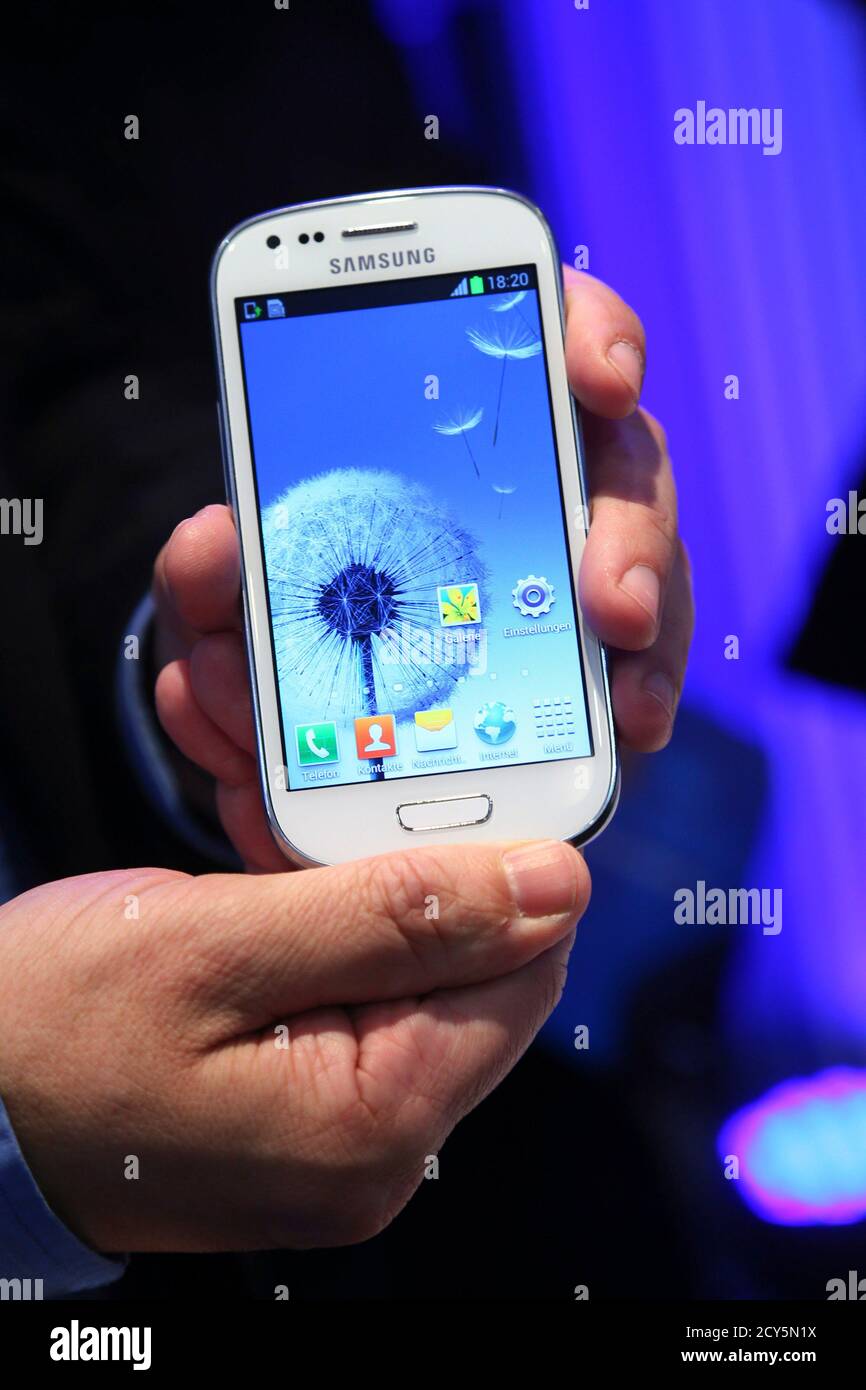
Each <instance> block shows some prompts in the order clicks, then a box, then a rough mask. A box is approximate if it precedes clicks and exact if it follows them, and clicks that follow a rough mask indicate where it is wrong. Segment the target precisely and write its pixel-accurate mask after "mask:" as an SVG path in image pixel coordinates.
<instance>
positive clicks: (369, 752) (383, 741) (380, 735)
mask: <svg viewBox="0 0 866 1390" xmlns="http://www.w3.org/2000/svg"><path fill="white" fill-rule="evenodd" d="M355 747H356V749H357V752H358V757H359V758H370V759H372V760H373V761H374V762H378V761H379V759H380V758H393V757H395V756H396V754H397V735H396V732H395V729H394V716H393V714H368V715H365V716H364V718H363V719H356V720H355Z"/></svg>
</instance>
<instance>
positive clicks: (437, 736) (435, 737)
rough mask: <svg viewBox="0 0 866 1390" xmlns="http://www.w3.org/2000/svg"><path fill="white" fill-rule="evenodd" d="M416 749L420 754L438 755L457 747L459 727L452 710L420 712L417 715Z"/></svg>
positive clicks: (426, 710)
mask: <svg viewBox="0 0 866 1390" xmlns="http://www.w3.org/2000/svg"><path fill="white" fill-rule="evenodd" d="M415 747H416V748H417V749H418V752H419V753H438V752H440V751H441V750H442V749H443V748H456V747H457V725H456V724H455V723H454V711H453V710H450V709H425V710H418V711H417V712H416V714H415Z"/></svg>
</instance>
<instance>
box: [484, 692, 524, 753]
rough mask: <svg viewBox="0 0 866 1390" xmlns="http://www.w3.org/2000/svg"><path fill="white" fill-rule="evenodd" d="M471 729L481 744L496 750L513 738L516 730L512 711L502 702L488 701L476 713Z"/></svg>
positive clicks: (515, 721)
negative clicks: (486, 744)
mask: <svg viewBox="0 0 866 1390" xmlns="http://www.w3.org/2000/svg"><path fill="white" fill-rule="evenodd" d="M473 728H474V729H475V732H476V734H477V735H478V737H479V738H480V739H481V742H482V743H489V744H490V745H491V747H494V748H498V747H499V745H500V744H502V743H507V742H508V740H509V739H510V738H513V737H514V731H515V729H516V728H517V720H516V719H515V718H514V710H513V709H512V708H511V706H510V705H506V703H505V701H504V700H488V701H487V703H486V704H484V705H482V706H481V708H480V710H477V711H476V714H475V719H474V720H473Z"/></svg>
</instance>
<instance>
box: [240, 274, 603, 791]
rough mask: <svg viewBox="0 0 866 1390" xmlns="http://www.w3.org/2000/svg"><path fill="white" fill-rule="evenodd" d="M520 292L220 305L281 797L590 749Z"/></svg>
mask: <svg viewBox="0 0 866 1390" xmlns="http://www.w3.org/2000/svg"><path fill="white" fill-rule="evenodd" d="M536 286H537V276H536V270H535V267H534V266H533V265H523V266H507V267H498V268H493V269H486V270H467V272H466V273H465V274H464V275H461V274H457V275H454V274H451V275H431V276H423V277H413V278H409V279H402V280H400V279H397V280H390V281H377V282H375V283H372V284H369V285H354V286H350V287H345V288H344V287H342V286H340V287H334V288H330V287H329V288H327V289H317V290H304V291H296V292H292V293H287V294H281V295H276V296H271V297H267V298H251V299H238V300H237V301H236V308H237V322H238V332H239V334H240V343H241V356H242V361H243V372H244V384H245V391H246V401H247V415H248V424H249V429H250V438H251V448H252V456H253V468H254V473H255V482H256V489H257V497H258V508H259V519H260V531H261V544H262V550H263V558H264V571H265V576H266V582H267V594H268V602H269V607H270V629H271V640H272V644H273V653H274V660H275V664H276V671H277V682H278V690H279V703H280V717H281V723H282V736H283V750H284V761H285V765H286V769H287V773H288V781H287V785H288V787H289V789H290V790H296V789H298V788H309V787H316V786H325V785H331V784H334V783H337V784H340V783H355V782H367V781H381V780H389V779H400V778H409V777H424V776H427V775H430V774H434V773H435V774H441V773H443V772H450V771H454V772H460V771H468V770H474V769H481V768H485V767H489V766H499V765H509V764H512V765H518V764H526V763H538V762H549V761H552V760H558V759H563V758H581V757H589V756H591V754H592V741H591V735H590V728H589V720H588V717H587V703H586V693H585V683H584V673H583V666H582V657H581V650H580V641H579V635H578V629H577V624H576V620H575V608H576V604H575V595H574V592H573V587H572V582H571V571H570V566H569V560H568V549H567V543H566V532H565V522H564V513H563V500H562V493H561V489H560V484H559V472H558V468H557V458H556V441H555V433H554V427H553V419H552V413H551V402H550V395H549V389H548V380H547V366H546V359H545V350H544V340H543V334H542V326H541V320H540V306H539V299H538V293H537V288H536Z"/></svg>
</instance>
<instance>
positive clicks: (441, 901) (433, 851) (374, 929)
mask: <svg viewBox="0 0 866 1390" xmlns="http://www.w3.org/2000/svg"><path fill="white" fill-rule="evenodd" d="M160 895H163V897H164V902H165V908H166V912H165V921H166V931H167V932H169V933H174V932H175V931H176V928H175V926H174V923H175V922H176V921H177V920H178V918H177V913H176V910H175V909H176V906H177V902H178V897H179V900H180V901H181V902H182V903H183V906H184V915H185V919H186V927H185V928H184V930H185V934H186V935H187V942H186V954H187V968H186V970H185V971H184V974H185V976H186V983H185V988H186V990H187V993H188V996H189V994H190V993H191V994H192V995H193V996H194V998H193V1000H192V1001H190V1002H192V1003H194V1005H195V1006H197V1007H201V1009H202V1012H203V1013H204V1014H205V1016H207V1015H208V1014H210V1015H211V1016H212V1017H213V1018H214V1020H215V1022H214V1027H215V1029H219V1030H220V1032H221V1035H222V1036H223V1037H224V1038H225V1037H228V1036H232V1035H233V1034H237V1033H246V1032H248V1031H249V1030H251V1029H255V1028H259V1027H262V1026H264V1025H265V1024H267V1023H269V1022H272V1021H273V1020H274V1019H275V1018H285V1017H286V1016H287V1015H292V1014H298V1013H301V1012H306V1011H309V1010H311V1009H316V1008H321V1007H326V1006H329V1005H334V1004H339V1005H353V1004H364V1003H369V1002H372V1001H384V1000H394V999H405V998H406V997H407V996H412V995H419V994H429V993H430V992H431V991H432V990H440V989H443V988H455V987H461V986H464V985H469V984H477V983H480V982H481V981H485V980H490V979H493V978H495V977H497V976H501V975H506V974H508V973H510V972H512V971H515V970H519V969H520V968H521V967H523V966H525V965H526V964H527V963H528V962H530V961H531V960H533V959H534V958H535V957H536V956H539V955H541V954H542V953H543V952H545V951H547V950H549V949H550V947H552V946H554V945H555V944H556V943H557V942H559V941H561V940H562V939H563V938H564V937H566V936H567V935H568V933H569V932H570V931H571V930H572V928H573V926H574V924H575V921H576V920H577V918H578V917H579V916H580V914H581V913H582V912H583V910H584V909H585V907H586V904H587V902H588V900H589V874H588V871H587V868H586V865H585V863H584V861H583V858H582V857H581V855H580V854H578V853H577V851H576V850H574V849H572V848H571V846H570V845H568V844H565V843H562V842H559V841H554V840H548V841H538V842H536V841H524V842H517V843H514V844H505V845H437V846H430V847H427V848H424V849H412V850H405V851H402V852H400V853H397V854H389V855H381V856H377V857H376V858H373V859H365V860H357V861H355V862H353V863H348V864H340V865H335V866H334V867H332V868H321V869H308V870H305V871H303V872H300V873H295V874H268V875H257V876H255V877H251V876H248V875H229V874H213V875H207V876H204V877H201V878H198V879H193V880H187V881H186V882H184V883H183V884H181V885H172V884H167V885H165V886H164V887H161V888H160V887H158V888H155V889H154V890H153V896H154V898H156V899H158V898H159V896H160ZM190 921H192V922H193V923H194V924H195V926H194V929H193V930H192V931H190Z"/></svg>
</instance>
